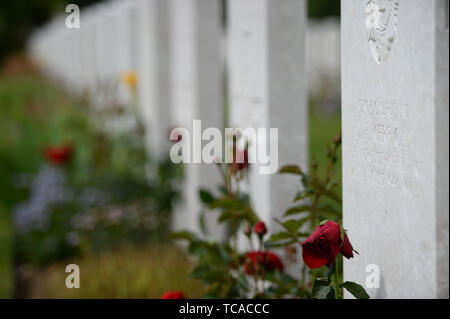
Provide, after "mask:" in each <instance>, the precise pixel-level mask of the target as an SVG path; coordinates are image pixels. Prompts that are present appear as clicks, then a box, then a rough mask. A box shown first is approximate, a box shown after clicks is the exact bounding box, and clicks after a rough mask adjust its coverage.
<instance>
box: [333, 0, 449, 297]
mask: <svg viewBox="0 0 450 319" xmlns="http://www.w3.org/2000/svg"><path fill="white" fill-rule="evenodd" d="M446 6H447V7H446ZM341 23H342V26H341V28H342V129H343V201H344V204H343V205H344V206H343V214H344V216H343V218H344V227H345V228H346V229H347V230H348V235H349V238H350V241H351V243H352V244H353V246H354V248H355V249H356V250H357V251H358V252H359V255H357V256H356V257H355V258H353V259H350V260H345V264H344V279H345V280H349V281H355V282H358V283H360V284H368V285H367V286H366V288H369V287H374V288H370V289H367V290H368V292H369V294H370V296H371V297H373V298H442V297H443V298H448V296H449V294H448V293H449V291H448V288H449V287H448V278H449V268H448V267H449V264H448V236H449V233H448V227H449V198H448V191H449V184H448V178H449V177H448V176H449V169H448V167H449V157H448V156H449V148H448V144H449V120H448V117H449V114H448V108H449V100H448V96H449V91H448V84H449V83H448V76H449V73H448V72H449V65H448V58H449V55H448V48H449V44H448V1H445V0H432V1H422V0H408V1H403V0H385V1H372V0H369V1H352V0H346V1H342V7H341ZM374 265H375V266H374ZM378 270H379V282H378V281H377V280H376V275H377V272H378ZM369 275H370V276H369ZM377 283H379V288H376V286H377Z"/></svg>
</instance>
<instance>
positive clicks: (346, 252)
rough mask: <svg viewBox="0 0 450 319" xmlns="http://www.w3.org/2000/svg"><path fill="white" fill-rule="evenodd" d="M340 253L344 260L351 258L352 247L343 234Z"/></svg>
mask: <svg viewBox="0 0 450 319" xmlns="http://www.w3.org/2000/svg"><path fill="white" fill-rule="evenodd" d="M341 253H342V255H343V256H344V257H345V258H352V257H353V247H352V244H350V240H349V239H348V236H347V234H345V237H344V243H343V244H342V247H341Z"/></svg>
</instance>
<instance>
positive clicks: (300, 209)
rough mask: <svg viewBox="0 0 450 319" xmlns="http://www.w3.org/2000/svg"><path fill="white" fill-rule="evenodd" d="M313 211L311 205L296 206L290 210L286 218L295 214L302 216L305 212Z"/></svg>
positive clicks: (286, 213)
mask: <svg viewBox="0 0 450 319" xmlns="http://www.w3.org/2000/svg"><path fill="white" fill-rule="evenodd" d="M310 210H311V206H310V205H305V204H304V205H299V206H294V207H291V208H289V209H288V210H287V211H286V212H285V213H284V216H289V215H295V214H300V213H304V212H309V211H310Z"/></svg>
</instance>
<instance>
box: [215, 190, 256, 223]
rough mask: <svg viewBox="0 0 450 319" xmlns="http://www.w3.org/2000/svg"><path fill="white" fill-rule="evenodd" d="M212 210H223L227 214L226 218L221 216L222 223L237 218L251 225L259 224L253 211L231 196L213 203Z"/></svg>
mask: <svg viewBox="0 0 450 319" xmlns="http://www.w3.org/2000/svg"><path fill="white" fill-rule="evenodd" d="M210 207H211V208H221V209H223V210H224V213H225V212H226V214H225V216H223V217H222V216H221V217H222V218H221V219H220V221H224V220H228V219H232V218H237V219H244V220H246V221H248V222H249V223H250V224H251V225H254V224H255V223H257V222H258V220H259V218H258V216H256V214H255V213H254V212H253V210H252V209H251V208H250V207H249V206H248V205H247V204H246V203H243V202H242V201H239V200H237V199H235V198H232V197H230V196H225V197H222V198H220V199H217V200H215V201H213V202H212V203H211V206H210Z"/></svg>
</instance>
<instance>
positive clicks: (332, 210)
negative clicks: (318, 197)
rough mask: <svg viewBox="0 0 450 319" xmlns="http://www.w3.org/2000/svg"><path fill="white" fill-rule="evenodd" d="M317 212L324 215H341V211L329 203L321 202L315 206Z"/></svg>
mask: <svg viewBox="0 0 450 319" xmlns="http://www.w3.org/2000/svg"><path fill="white" fill-rule="evenodd" d="M317 212H318V213H320V214H323V213H325V214H326V215H328V214H330V215H333V216H338V217H340V216H341V212H340V211H339V210H337V209H336V207H335V206H333V205H330V204H321V205H318V206H317Z"/></svg>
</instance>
